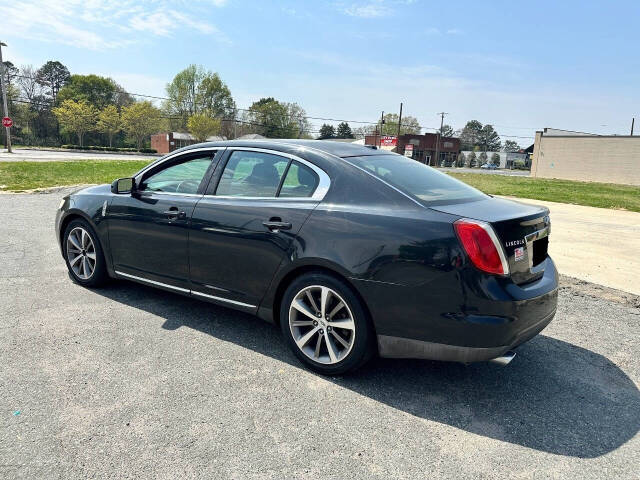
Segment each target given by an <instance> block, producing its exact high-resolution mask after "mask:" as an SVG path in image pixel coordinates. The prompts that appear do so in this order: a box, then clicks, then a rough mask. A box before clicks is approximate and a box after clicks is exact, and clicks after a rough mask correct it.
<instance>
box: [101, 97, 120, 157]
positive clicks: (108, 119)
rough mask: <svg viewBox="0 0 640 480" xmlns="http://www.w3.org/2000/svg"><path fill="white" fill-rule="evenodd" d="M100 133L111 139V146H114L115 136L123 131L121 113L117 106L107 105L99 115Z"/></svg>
mask: <svg viewBox="0 0 640 480" xmlns="http://www.w3.org/2000/svg"><path fill="white" fill-rule="evenodd" d="M97 126H98V131H99V132H102V133H106V134H107V136H108V137H109V146H110V147H111V146H113V136H114V135H115V134H116V133H118V132H119V131H120V130H122V121H121V119H120V113H119V112H118V109H117V108H116V107H115V105H107V106H106V107H104V108H103V109H102V110H101V111H100V113H99V114H98V125H97Z"/></svg>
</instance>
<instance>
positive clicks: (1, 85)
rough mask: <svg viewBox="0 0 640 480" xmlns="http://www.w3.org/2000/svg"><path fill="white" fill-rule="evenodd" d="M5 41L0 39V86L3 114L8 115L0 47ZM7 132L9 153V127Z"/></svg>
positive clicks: (4, 45)
mask: <svg viewBox="0 0 640 480" xmlns="http://www.w3.org/2000/svg"><path fill="white" fill-rule="evenodd" d="M6 46H7V44H6V43H2V42H1V41H0V88H1V89H2V103H3V105H4V116H5V117H8V116H9V109H8V108H7V89H6V88H5V86H4V71H5V68H4V62H3V61H2V47H6ZM6 129H7V130H6V132H7V152H9V153H11V127H6Z"/></svg>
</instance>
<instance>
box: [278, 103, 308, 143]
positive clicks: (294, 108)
mask: <svg viewBox="0 0 640 480" xmlns="http://www.w3.org/2000/svg"><path fill="white" fill-rule="evenodd" d="M284 105H285V107H286V109H287V115H288V116H289V121H290V122H292V123H294V124H295V125H296V127H297V128H298V133H297V135H296V136H297V137H298V138H304V137H309V138H313V137H310V131H311V124H310V123H309V120H308V118H307V112H306V111H305V110H304V108H302V107H301V106H300V105H298V104H297V103H295V102H294V103H285V104H284Z"/></svg>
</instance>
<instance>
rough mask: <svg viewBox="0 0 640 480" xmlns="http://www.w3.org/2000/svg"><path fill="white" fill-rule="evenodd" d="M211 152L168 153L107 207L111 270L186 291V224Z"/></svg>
mask: <svg viewBox="0 0 640 480" xmlns="http://www.w3.org/2000/svg"><path fill="white" fill-rule="evenodd" d="M214 155H215V152H214V151H209V150H207V151H198V152H194V153H185V154H183V155H178V156H176V157H173V158H171V159H169V160H167V161H165V162H162V163H161V164H159V165H157V166H154V167H152V168H151V169H149V170H148V171H145V172H143V173H142V174H141V175H140V176H139V177H138V178H136V184H137V185H136V188H135V190H134V191H133V192H132V193H131V194H130V195H116V196H115V198H114V199H113V201H112V203H111V204H110V205H109V209H108V216H107V218H108V223H109V244H110V250H111V255H112V261H113V265H114V269H115V271H116V273H117V274H118V275H120V276H123V277H125V278H131V279H134V280H139V281H144V282H147V283H151V284H154V285H157V286H162V287H165V288H169V289H172V290H178V291H184V292H188V291H189V290H190V288H189V285H190V282H189V256H188V237H189V223H190V219H191V214H192V213H193V208H194V207H195V205H196V203H197V202H198V200H199V199H200V198H202V194H203V193H204V190H205V188H206V183H207V182H208V180H209V179H210V176H211V173H212V171H213V162H212V159H213V158H214Z"/></svg>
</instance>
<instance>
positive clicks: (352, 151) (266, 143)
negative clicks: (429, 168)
mask: <svg viewBox="0 0 640 480" xmlns="http://www.w3.org/2000/svg"><path fill="white" fill-rule="evenodd" d="M231 146H235V147H253V148H273V149H276V150H281V149H283V147H285V148H286V147H291V146H300V147H306V148H310V149H314V150H319V151H321V152H325V153H328V154H330V155H335V156H336V157H342V158H345V157H358V156H363V155H384V154H389V153H390V152H388V151H386V150H377V149H373V148H370V147H365V146H364V145H354V144H352V143H345V142H332V141H330V140H300V139H284V138H283V139H280V138H273V139H271V138H267V139H261V140H227V141H224V142H205V143H197V144H194V145H189V146H187V147H184V148H181V149H180V151H181V152H187V151H189V150H191V149H193V148H206V147H231ZM176 151H177V150H176ZM171 153H175V151H174V152H171Z"/></svg>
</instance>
